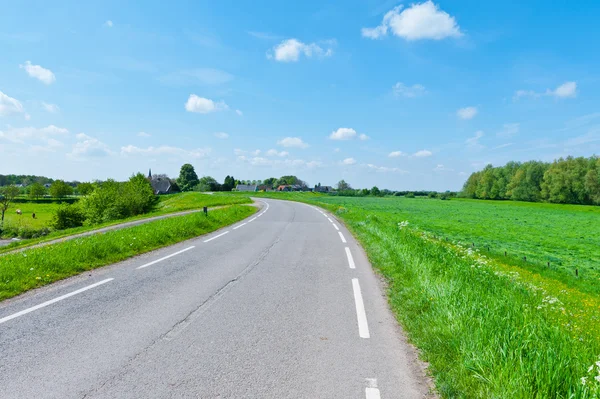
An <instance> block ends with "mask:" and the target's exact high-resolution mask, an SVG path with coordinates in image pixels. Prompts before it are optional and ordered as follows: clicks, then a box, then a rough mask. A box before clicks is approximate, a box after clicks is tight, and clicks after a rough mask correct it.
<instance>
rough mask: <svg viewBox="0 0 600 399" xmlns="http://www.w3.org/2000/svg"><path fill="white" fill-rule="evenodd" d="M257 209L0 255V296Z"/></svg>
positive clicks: (194, 216) (189, 217) (219, 211)
mask: <svg viewBox="0 0 600 399" xmlns="http://www.w3.org/2000/svg"><path fill="white" fill-rule="evenodd" d="M254 212H256V208H254V207H250V206H241V205H234V206H231V207H227V208H223V209H216V210H213V211H211V212H210V213H209V215H208V217H207V216H204V214H201V213H194V214H190V215H185V216H177V217H173V218H169V219H162V220H158V221H154V222H149V223H147V224H143V225H140V226H135V227H130V228H125V229H122V230H117V231H110V232H107V233H103V234H95V235H92V236H87V237H82V238H78V239H74V240H71V241H65V242H62V243H58V244H53V245H49V246H46V247H40V248H33V249H29V250H25V251H23V252H19V253H13V254H7V255H4V256H2V257H0V300H3V299H6V298H10V297H13V296H15V295H18V294H20V293H22V292H25V291H27V290H30V289H33V288H37V287H40V286H43V285H46V284H49V283H52V282H54V281H57V280H60V279H63V278H66V277H69V276H73V275H75V274H78V273H81V272H84V271H87V270H91V269H95V268H97V267H100V266H104V265H108V264H111V263H114V262H118V261H121V260H124V259H127V258H129V257H132V256H134V255H138V254H141V253H144V252H148V251H152V250H154V249H157V248H160V247H164V246H167V245H171V244H174V243H177V242H180V241H184V240H187V239H190V238H193V237H196V236H199V235H202V234H206V233H209V232H211V231H214V230H217V229H219V228H221V227H223V226H225V225H229V224H232V223H235V222H237V221H239V220H241V219H244V218H246V217H248V216H250V215H251V214H253V213H254Z"/></svg>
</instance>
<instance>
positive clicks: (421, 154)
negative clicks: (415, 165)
mask: <svg viewBox="0 0 600 399" xmlns="http://www.w3.org/2000/svg"><path fill="white" fill-rule="evenodd" d="M432 155H433V153H432V152H431V151H429V150H421V151H417V152H415V153H414V154H413V157H417V158H426V157H430V156H432Z"/></svg>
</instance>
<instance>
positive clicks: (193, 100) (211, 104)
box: [185, 94, 229, 114]
mask: <svg viewBox="0 0 600 399" xmlns="http://www.w3.org/2000/svg"><path fill="white" fill-rule="evenodd" d="M185 109H186V111H188V112H197V113H199V114H209V113H211V112H217V111H225V110H227V109H229V106H228V105H227V104H225V102H223V101H219V102H215V101H213V100H210V99H208V98H204V97H198V96H197V95H195V94H191V95H190V97H189V98H188V100H187V102H186V103H185Z"/></svg>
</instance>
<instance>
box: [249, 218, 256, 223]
mask: <svg viewBox="0 0 600 399" xmlns="http://www.w3.org/2000/svg"><path fill="white" fill-rule="evenodd" d="M255 220H256V217H253V218H252V219H250V220H248V223H250V222H254V221H255Z"/></svg>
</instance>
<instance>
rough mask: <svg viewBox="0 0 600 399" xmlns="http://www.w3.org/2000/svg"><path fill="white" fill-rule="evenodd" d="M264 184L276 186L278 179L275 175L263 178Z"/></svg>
mask: <svg viewBox="0 0 600 399" xmlns="http://www.w3.org/2000/svg"><path fill="white" fill-rule="evenodd" d="M263 184H264V185H265V186H269V187H271V188H275V185H276V184H277V179H276V178H275V177H269V178H268V179H265V180H263Z"/></svg>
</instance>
